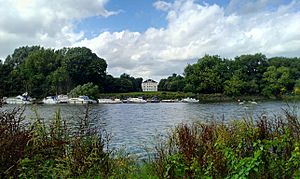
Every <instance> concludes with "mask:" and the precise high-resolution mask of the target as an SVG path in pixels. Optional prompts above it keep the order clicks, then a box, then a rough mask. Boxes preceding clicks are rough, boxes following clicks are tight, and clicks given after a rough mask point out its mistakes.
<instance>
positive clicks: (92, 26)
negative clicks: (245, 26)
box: [76, 0, 229, 39]
mask: <svg viewBox="0 0 300 179" xmlns="http://www.w3.org/2000/svg"><path fill="white" fill-rule="evenodd" d="M155 1H156V0H110V1H109V2H108V3H107V4H106V5H105V7H106V8H107V9H108V10H111V11H118V12H119V13H118V14H117V15H114V16H110V17H101V16H94V17H89V18H86V19H84V20H81V21H78V22H77V23H76V24H77V27H76V31H77V32H78V31H84V32H85V37H86V38H89V39H90V38H93V37H95V36H97V35H98V34H99V33H100V32H103V31H110V32H115V31H122V30H129V31H137V32H144V31H146V30H147V29H148V28H149V27H155V28H165V27H166V26H167V20H166V15H167V13H166V12H164V11H161V10H157V9H155V7H154V6H153V4H154V3H155ZM165 2H174V0H166V1H165ZM195 2H198V3H202V4H203V3H208V4H218V5H220V6H222V7H226V6H227V5H228V3H229V0H210V1H201V0H197V1H195Z"/></svg>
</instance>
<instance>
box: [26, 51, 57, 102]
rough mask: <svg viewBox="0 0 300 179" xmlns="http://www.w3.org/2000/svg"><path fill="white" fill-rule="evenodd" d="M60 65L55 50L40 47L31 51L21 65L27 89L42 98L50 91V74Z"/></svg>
mask: <svg viewBox="0 0 300 179" xmlns="http://www.w3.org/2000/svg"><path fill="white" fill-rule="evenodd" d="M59 66H60V64H59V62H58V61H57V55H56V54H55V53H54V50H51V49H40V50H38V51H34V52H31V53H30V54H29V56H28V57H27V58H26V59H25V60H24V62H23V63H22V65H20V74H21V75H22V76H23V77H24V84H25V88H26V91H27V92H29V93H30V94H33V96H35V97H38V98H42V97H44V96H46V95H47V94H49V92H50V82H49V78H48V75H50V74H51V73H52V72H53V71H55V70H56V69H57V68H58V67H59Z"/></svg>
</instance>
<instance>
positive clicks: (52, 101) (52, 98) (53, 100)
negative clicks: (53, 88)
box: [43, 96, 59, 104]
mask: <svg viewBox="0 0 300 179" xmlns="http://www.w3.org/2000/svg"><path fill="white" fill-rule="evenodd" d="M43 103H44V104H57V103H59V101H58V99H57V97H56V96H47V97H46V98H44V99H43Z"/></svg>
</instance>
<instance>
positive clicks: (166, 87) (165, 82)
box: [158, 73, 185, 91]
mask: <svg viewBox="0 0 300 179" xmlns="http://www.w3.org/2000/svg"><path fill="white" fill-rule="evenodd" d="M184 86H185V81H184V77H182V76H181V75H177V74H175V73H173V74H172V75H171V76H169V77H168V78H167V79H161V80H160V82H159V83H158V90H159V91H183V88H184Z"/></svg>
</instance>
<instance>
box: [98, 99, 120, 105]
mask: <svg viewBox="0 0 300 179" xmlns="http://www.w3.org/2000/svg"><path fill="white" fill-rule="evenodd" d="M98 103H99V104H120V103H122V101H121V100H120V99H118V98H117V99H98Z"/></svg>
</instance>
